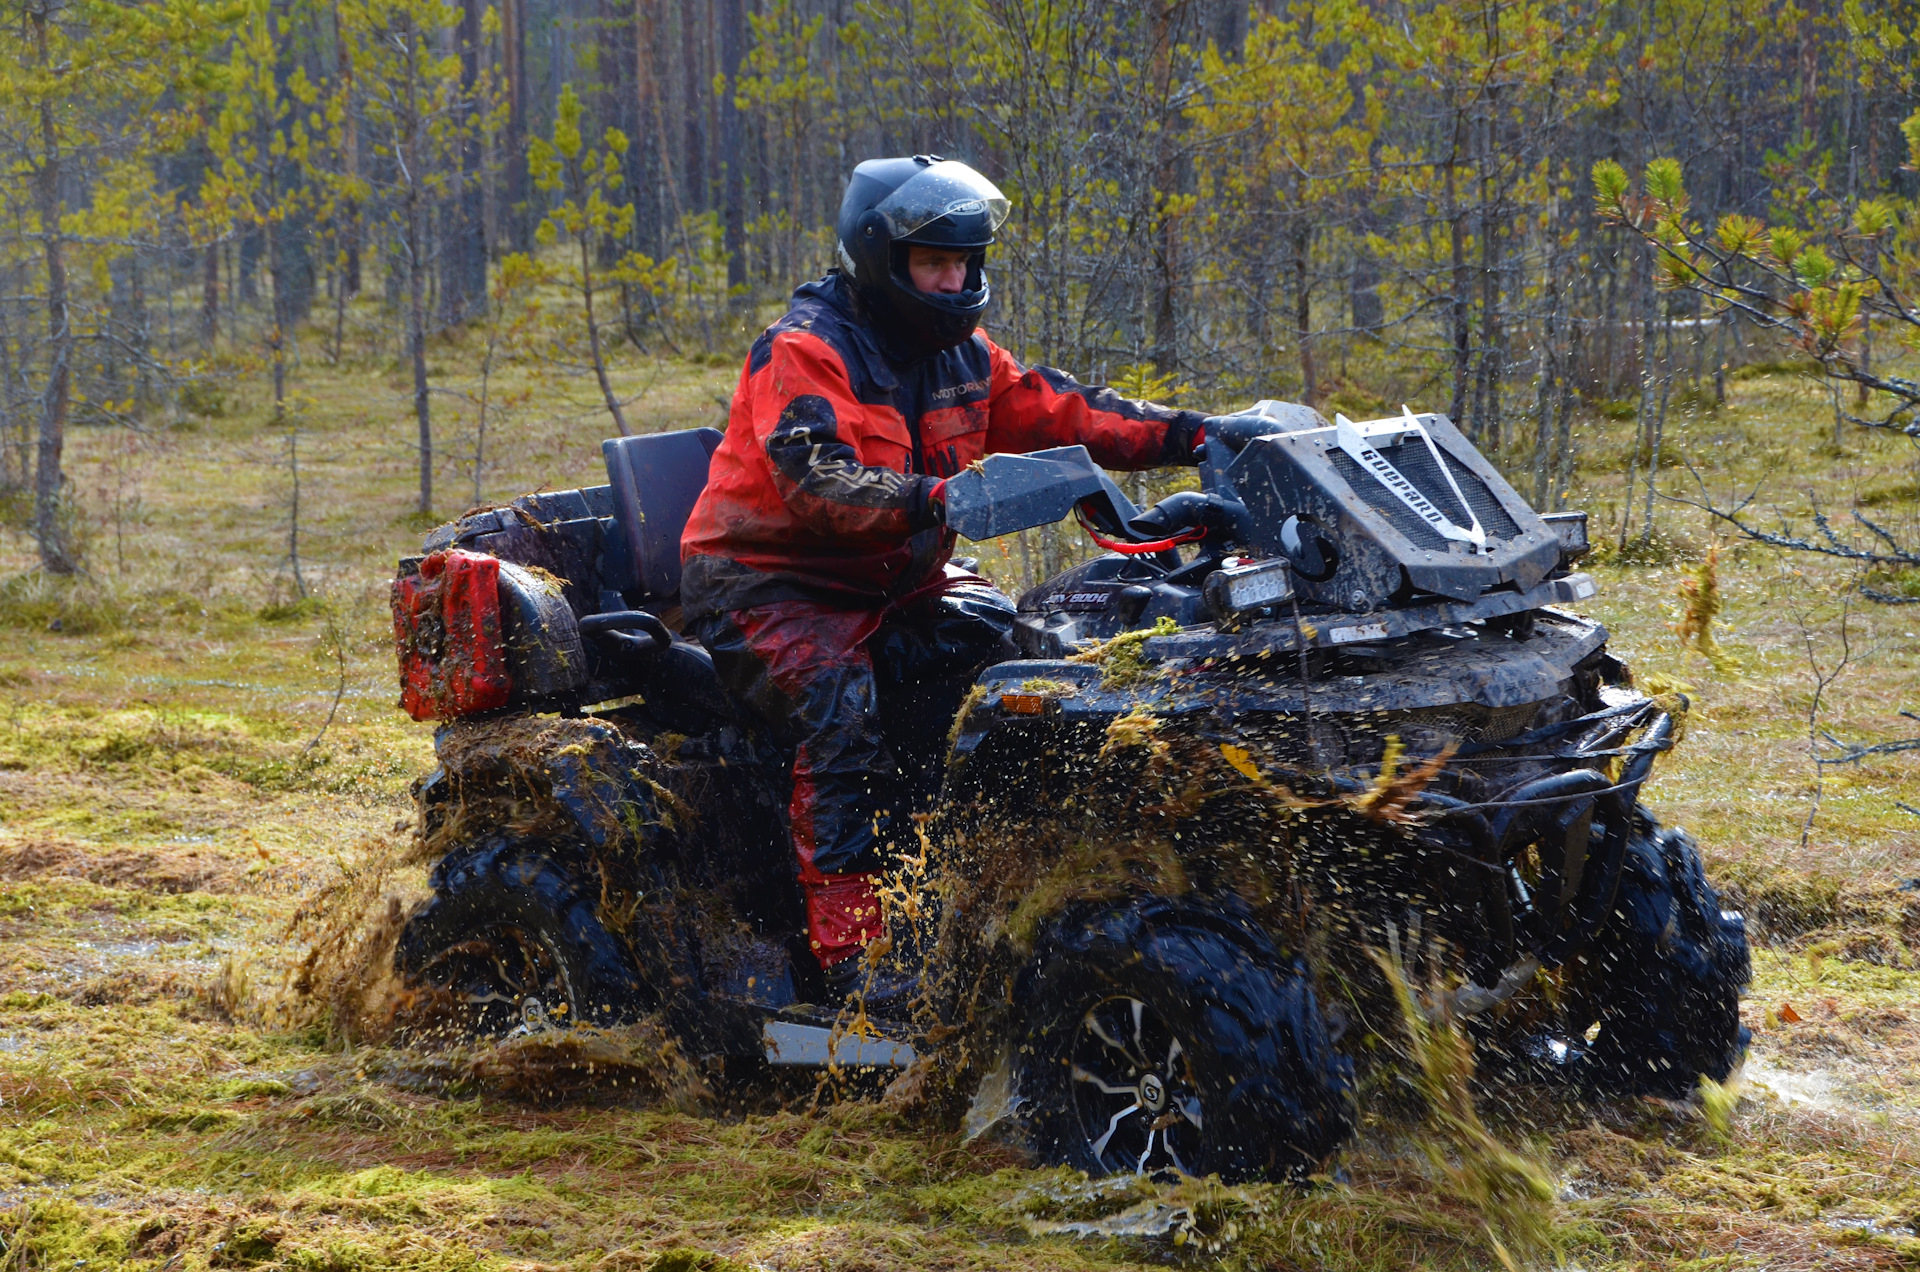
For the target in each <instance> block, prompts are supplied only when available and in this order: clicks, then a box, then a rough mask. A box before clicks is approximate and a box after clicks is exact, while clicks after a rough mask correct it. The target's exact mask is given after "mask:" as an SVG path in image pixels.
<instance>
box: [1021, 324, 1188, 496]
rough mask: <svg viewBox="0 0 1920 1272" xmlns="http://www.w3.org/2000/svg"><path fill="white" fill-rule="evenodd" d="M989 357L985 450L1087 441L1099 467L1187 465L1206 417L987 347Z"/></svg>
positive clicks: (1038, 448)
mask: <svg viewBox="0 0 1920 1272" xmlns="http://www.w3.org/2000/svg"><path fill="white" fill-rule="evenodd" d="M989 347H990V348H991V350H992V357H993V377H992V388H991V395H990V401H991V410H990V415H989V422H988V427H987V449H988V450H989V451H1012V452H1026V451H1036V450H1044V449H1046V448H1047V447H1050V446H1085V447H1086V448H1087V450H1088V452H1089V453H1090V454H1091V455H1092V456H1093V460H1094V462H1095V463H1097V464H1099V465H1101V466H1102V467H1104V468H1118V469H1137V468H1159V467H1162V466H1163V465H1169V464H1186V465H1192V464H1194V463H1195V462H1197V461H1196V460H1195V459H1194V458H1193V448H1194V443H1195V441H1196V439H1197V438H1198V436H1199V434H1200V427H1201V423H1202V421H1203V420H1205V418H1206V417H1205V416H1203V415H1201V414H1200V413H1199V412H1198V411H1178V410H1175V409H1173V408H1172V407H1167V406H1156V405H1154V404H1153V403H1152V402H1136V401H1134V400H1133V399H1132V398H1124V397H1121V396H1120V395H1119V394H1118V393H1115V392H1114V391H1113V390H1112V389H1108V388H1100V387H1095V386H1092V385H1086V384H1082V383H1080V382H1079V381H1078V380H1076V379H1074V378H1073V377H1072V376H1070V375H1068V374H1067V373H1066V372H1064V371H1056V370H1054V369H1053V368H1052V367H1032V368H1023V367H1022V366H1021V365H1020V363H1019V362H1018V361H1017V360H1016V359H1015V358H1014V356H1013V355H1012V354H1010V353H1008V352H1007V351H1006V350H1005V349H1002V348H1001V347H1000V346H998V345H993V344H990V346H989Z"/></svg>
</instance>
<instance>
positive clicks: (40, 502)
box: [28, 7, 77, 574]
mask: <svg viewBox="0 0 1920 1272" xmlns="http://www.w3.org/2000/svg"><path fill="white" fill-rule="evenodd" d="M28 17H29V19H30V20H31V21H32V23H33V35H34V44H35V51H36V52H37V53H38V54H39V61H40V66H41V68H42V71H43V73H44V71H45V68H46V65H47V17H48V14H47V10H46V9H45V8H44V7H43V8H35V9H31V10H29V11H28ZM53 109H54V108H53V103H52V101H51V100H50V99H48V98H46V97H42V98H41V99H40V144H41V147H42V151H43V153H42V156H41V160H40V170H39V171H38V172H36V173H35V174H34V183H33V184H34V202H35V204H36V205H37V206H36V209H35V210H36V211H37V212H38V213H39V215H40V242H41V244H42V249H43V251H44V253H45V257H46V264H47V391H46V397H45V400H44V404H43V406H42V408H41V414H40V445H39V451H38V455H37V456H36V461H35V469H34V479H33V536H34V538H35V539H37V540H39V543H40V564H41V566H42V568H44V569H45V570H46V571H47V572H48V573H50V574H72V573H73V572H74V569H75V568H76V564H77V563H76V562H75V561H74V559H73V557H72V556H71V554H70V553H69V550H68V545H67V541H66V529H65V527H64V526H62V525H61V524H60V491H61V487H62V486H63V485H64V484H65V479H64V476H63V474H62V472H61V468H60V462H61V452H62V451H63V450H64V449H65V447H66V442H67V414H68V411H69V410H70V409H71V407H72V402H73V314H72V312H71V310H70V309H69V308H68V304H67V247H66V240H65V239H64V238H63V237H62V235H61V230H60V179H61V159H62V155H61V152H60V134H59V132H58V131H57V130H56V129H55V127H54V123H53Z"/></svg>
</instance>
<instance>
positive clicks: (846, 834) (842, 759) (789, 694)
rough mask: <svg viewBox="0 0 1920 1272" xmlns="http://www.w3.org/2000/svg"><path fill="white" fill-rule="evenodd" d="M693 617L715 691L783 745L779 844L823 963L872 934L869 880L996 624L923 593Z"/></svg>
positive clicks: (923, 783) (1002, 629)
mask: <svg viewBox="0 0 1920 1272" xmlns="http://www.w3.org/2000/svg"><path fill="white" fill-rule="evenodd" d="M975 583H976V586H975V588H973V589H970V590H978V591H985V589H984V588H978V587H977V581H975ZM996 595H997V594H996ZM1000 599H1001V601H1002V603H1004V598H1000ZM1004 618H1005V619H1006V620H1010V619H1011V618H1012V612H1011V606H1010V605H1008V606H1007V611H1006V613H1005V615H1004ZM694 626H695V631H696V633H697V634H698V635H699V637H700V639H701V641H702V642H703V643H704V644H705V645H706V647H707V649H708V651H709V652H710V653H711V654H712V655H713V665H714V669H715V670H716V671H717V672H718V673H719V675H720V680H721V683H722V684H724V685H725V686H726V688H727V691H728V693H730V694H731V695H732V696H733V697H734V698H735V699H736V700H738V701H739V702H741V703H742V704H744V705H745V706H746V707H747V708H748V709H749V710H750V711H751V713H752V714H753V715H755V716H757V717H759V719H760V720H762V721H763V722H765V724H766V725H767V726H768V728H769V729H770V731H771V733H772V735H773V737H774V739H775V740H776V741H777V742H778V743H779V744H780V745H781V746H782V747H784V748H785V749H786V750H787V752H788V753H789V754H790V755H791V756H792V762H793V798H792V802H791V803H790V805H789V806H788V813H789V817H790V829H791V834H792V839H793V852H794V856H795V858H796V859H797V862H798V866H799V872H800V884H801V887H802V889H803V890H804V891H805V893H806V899H807V926H808V932H809V937H810V940H811V944H812V948H813V952H814V954H815V956H816V957H817V958H819V960H820V965H821V966H822V967H831V966H833V965H834V964H835V963H838V962H840V961H841V960H843V959H847V958H851V957H852V956H853V955H855V954H858V953H859V952H860V951H861V950H862V949H863V948H864V947H865V946H866V943H867V942H868V941H870V940H871V939H873V937H874V936H876V935H878V933H879V931H880V904H879V899H878V898H877V897H876V895H875V893H874V888H873V877H874V875H875V874H876V873H877V872H878V871H880V870H881V869H882V868H884V866H885V864H886V855H887V850H888V848H889V847H890V846H891V845H892V844H894V843H896V842H899V841H902V840H904V839H906V838H907V836H908V835H909V834H910V828H911V820H910V818H911V814H912V812H913V811H914V804H915V801H916V797H917V796H924V795H925V794H926V792H927V791H929V790H932V789H937V771H938V763H939V760H940V759H941V757H942V756H943V755H944V749H945V742H946V735H947V728H948V725H949V724H950V723H951V722H952V719H953V714H954V712H955V711H956V710H958V708H959V703H960V700H961V699H962V697H963V696H964V695H965V692H966V686H967V684H968V683H969V682H970V681H971V680H972V678H973V675H974V674H975V673H976V672H977V671H978V670H979V669H980V668H981V667H982V666H984V665H986V664H987V663H988V662H991V661H994V660H995V659H996V658H999V657H1004V656H1006V654H1007V653H1008V652H1009V650H1010V646H1008V644H1007V641H1006V631H1007V623H1006V622H1005V621H999V619H998V616H996V615H993V614H991V613H988V614H986V615H985V616H983V614H982V611H981V610H980V608H979V607H969V608H962V607H961V606H959V605H957V604H955V603H953V602H952V601H950V600H948V599H947V598H945V597H943V596H942V595H940V594H938V593H935V594H933V595H931V596H927V597H925V598H923V599H919V600H915V601H910V602H908V603H906V604H905V605H902V606H900V607H895V608H888V609H884V610H848V609H836V608H833V607H831V606H826V605H822V604H819V603H817V602H814V601H800V600H795V601H779V602H774V603H772V604H768V605H758V606H754V607H753V608H751V609H743V610H734V611H732V612H730V613H727V614H724V615H716V616H713V617H710V618H706V619H703V620H701V621H699V622H697V623H696V624H695V625H694Z"/></svg>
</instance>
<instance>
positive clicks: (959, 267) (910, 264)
mask: <svg viewBox="0 0 1920 1272" xmlns="http://www.w3.org/2000/svg"><path fill="white" fill-rule="evenodd" d="M907 276H908V277H909V278H911V279H912V280H913V285H914V286H915V287H917V288H919V289H920V290H921V291H923V292H929V293H931V294H934V295H949V296H950V295H953V294H954V293H956V292H961V291H965V290H966V286H967V253H965V252H954V251H949V250H947V249H946V248H942V247H922V246H920V245H919V244H917V243H913V244H909V245H908V246H907Z"/></svg>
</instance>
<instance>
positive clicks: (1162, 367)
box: [1147, 0, 1180, 375]
mask: <svg viewBox="0 0 1920 1272" xmlns="http://www.w3.org/2000/svg"><path fill="white" fill-rule="evenodd" d="M1148 2H1149V5H1150V6H1151V7H1150V10H1149V14H1150V20H1151V23H1152V35H1151V38H1152V41H1153V86H1154V101H1153V110H1154V112H1155V113H1156V114H1157V115H1159V116H1160V128H1159V130H1158V132H1157V134H1156V135H1157V137H1158V145H1159V153H1158V154H1157V155H1156V156H1155V157H1154V165H1153V184H1152V186H1151V187H1150V188H1149V189H1148V191H1147V198H1148V200H1149V201H1160V202H1161V207H1159V208H1156V209H1155V210H1154V222H1153V224H1154V230H1155V233H1154V245H1153V247H1154V250H1153V263H1154V266H1155V277H1154V296H1153V369H1154V370H1155V371H1157V372H1159V373H1160V374H1162V375H1165V374H1167V373H1169V372H1171V371H1172V370H1173V369H1174V368H1175V367H1177V366H1179V365H1180V330H1179V327H1180V315H1179V310H1178V308H1177V307H1176V296H1175V292H1176V289H1177V288H1178V286H1179V277H1180V229H1179V223H1178V218H1176V217H1174V216H1172V215H1171V214H1169V213H1168V212H1167V211H1166V210H1165V202H1164V201H1165V200H1166V199H1167V198H1168V197H1169V196H1170V195H1172V194H1173V188H1174V183H1175V182H1176V180H1177V179H1178V175H1179V174H1178V173H1176V172H1175V171H1174V162H1173V145H1172V139H1171V138H1170V136H1169V135H1168V133H1169V129H1170V127H1171V125H1172V123H1173V120H1172V119H1171V117H1170V111H1169V109H1168V100H1167V98H1168V93H1169V90H1170V85H1171V82H1172V78H1173V45H1172V40H1173V5H1172V3H1170V0H1148Z"/></svg>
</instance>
